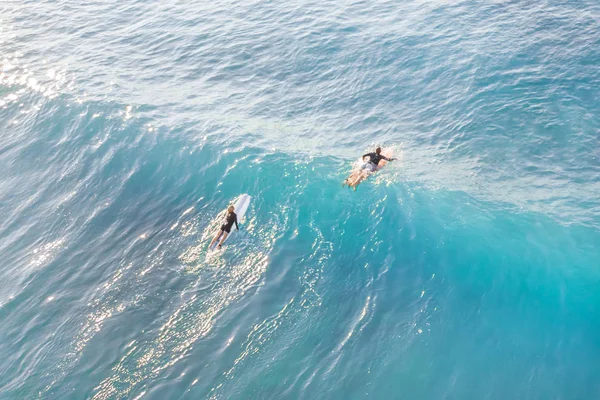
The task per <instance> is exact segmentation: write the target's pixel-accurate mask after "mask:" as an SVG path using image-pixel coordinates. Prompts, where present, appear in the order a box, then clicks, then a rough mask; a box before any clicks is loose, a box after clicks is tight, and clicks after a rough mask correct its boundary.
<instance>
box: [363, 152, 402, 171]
mask: <svg viewBox="0 0 600 400" xmlns="http://www.w3.org/2000/svg"><path fill="white" fill-rule="evenodd" d="M367 157H369V161H367V162H366V163H364V164H363V165H362V166H361V167H360V169H366V170H368V171H369V172H375V170H376V169H377V166H378V165H379V161H381V160H385V161H390V162H391V161H394V160H395V158H387V157H386V156H384V155H383V154H381V147H377V148H376V149H375V153H367V154H365V155H364V156H362V160H363V161H365V158H367Z"/></svg>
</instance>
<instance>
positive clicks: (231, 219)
mask: <svg viewBox="0 0 600 400" xmlns="http://www.w3.org/2000/svg"><path fill="white" fill-rule="evenodd" d="M233 224H235V229H240V228H239V227H238V223H237V215H236V213H234V212H232V213H227V216H226V217H225V222H224V223H223V225H221V230H222V231H225V232H227V233H229V232H231V227H232V226H233Z"/></svg>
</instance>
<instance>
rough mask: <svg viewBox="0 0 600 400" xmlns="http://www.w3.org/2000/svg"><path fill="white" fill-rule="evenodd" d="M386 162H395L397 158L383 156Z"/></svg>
mask: <svg viewBox="0 0 600 400" xmlns="http://www.w3.org/2000/svg"><path fill="white" fill-rule="evenodd" d="M381 157H382V158H383V159H384V160H385V161H389V162H392V161H394V160H395V158H387V157H386V156H381Z"/></svg>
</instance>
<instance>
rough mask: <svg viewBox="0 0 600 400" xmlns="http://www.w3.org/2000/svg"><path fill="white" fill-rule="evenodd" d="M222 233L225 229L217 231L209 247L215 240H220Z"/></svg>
mask: <svg viewBox="0 0 600 400" xmlns="http://www.w3.org/2000/svg"><path fill="white" fill-rule="evenodd" d="M221 234H223V231H221V230H220V231H219V232H217V234H216V235H215V237H214V238H213V240H212V241H211V242H210V244H209V245H208V248H209V249H210V248H211V247H212V245H213V243H214V242H216V241H217V240H219V238H220V237H221Z"/></svg>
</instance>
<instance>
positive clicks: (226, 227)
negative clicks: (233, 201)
mask: <svg viewBox="0 0 600 400" xmlns="http://www.w3.org/2000/svg"><path fill="white" fill-rule="evenodd" d="M233 211H234V207H233V206H229V207H227V215H226V216H225V220H224V221H223V225H221V229H220V230H219V232H217V234H216V235H215V237H214V238H213V240H212V242H210V246H208V248H209V249H210V248H211V247H212V245H213V243H215V242H216V241H217V240H219V238H220V239H221V240H220V241H219V246H218V247H219V248H221V245H222V244H223V242H224V241H225V239H226V238H227V235H229V233H230V232H231V228H232V227H233V224H235V229H237V230H238V231H239V230H240V227H239V226H238V222H237V214H236V213H234V212H233Z"/></svg>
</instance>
